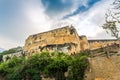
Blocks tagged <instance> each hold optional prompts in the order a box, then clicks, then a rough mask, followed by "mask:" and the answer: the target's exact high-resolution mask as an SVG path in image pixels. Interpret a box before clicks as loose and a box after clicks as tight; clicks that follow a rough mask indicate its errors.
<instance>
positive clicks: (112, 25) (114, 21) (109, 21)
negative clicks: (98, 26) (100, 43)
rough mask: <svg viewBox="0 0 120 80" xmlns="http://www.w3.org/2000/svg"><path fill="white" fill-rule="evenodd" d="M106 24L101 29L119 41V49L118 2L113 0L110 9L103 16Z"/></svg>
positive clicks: (119, 16) (119, 11)
mask: <svg viewBox="0 0 120 80" xmlns="http://www.w3.org/2000/svg"><path fill="white" fill-rule="evenodd" d="M105 20H106V22H105V23H104V24H103V26H102V27H103V29H105V30H106V32H107V33H111V35H112V36H113V37H115V38H117V40H118V41H119V47H120V38H119V32H120V30H119V29H120V28H119V26H120V0H114V2H113V4H112V7H111V8H110V9H109V10H108V11H107V13H106V16H105Z"/></svg>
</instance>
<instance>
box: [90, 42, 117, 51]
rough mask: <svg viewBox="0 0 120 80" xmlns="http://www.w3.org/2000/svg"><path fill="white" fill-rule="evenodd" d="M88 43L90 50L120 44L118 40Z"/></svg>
mask: <svg viewBox="0 0 120 80" xmlns="http://www.w3.org/2000/svg"><path fill="white" fill-rule="evenodd" d="M88 42H89V49H90V50H94V49H98V48H103V47H106V46H111V45H114V44H118V41H117V40H88Z"/></svg>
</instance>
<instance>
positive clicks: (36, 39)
mask: <svg viewBox="0 0 120 80" xmlns="http://www.w3.org/2000/svg"><path fill="white" fill-rule="evenodd" d="M81 43H82V44H81ZM86 43H87V44H88V42H87V38H86V37H85V36H83V37H80V38H79V35H78V34H77V32H76V30H75V28H74V27H69V26H67V27H63V28H58V29H55V30H51V31H48V32H43V33H39V34H35V35H30V36H29V37H28V38H27V39H26V41H25V46H24V51H25V52H26V53H27V55H28V54H30V53H36V52H42V51H50V52H52V51H57V52H65V53H67V54H74V53H77V52H79V51H80V50H81V49H87V48H88V45H86ZM82 45H84V46H85V48H84V47H82V48H81V46H82Z"/></svg>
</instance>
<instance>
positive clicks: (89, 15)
mask: <svg viewBox="0 0 120 80" xmlns="http://www.w3.org/2000/svg"><path fill="white" fill-rule="evenodd" d="M111 3H112V0H109V1H108V0H102V1H100V2H98V3H96V4H95V5H94V6H93V7H92V8H90V9H89V10H88V11H86V12H84V13H81V14H78V15H76V16H72V17H70V18H69V19H67V20H66V21H68V23H72V24H73V25H75V26H76V29H77V31H78V33H79V35H86V36H87V37H94V38H98V37H96V34H98V33H101V32H102V31H103V29H102V28H101V27H100V26H102V24H103V23H104V21H105V20H104V18H105V13H106V10H107V9H108V8H109V6H110V4H111ZM101 34H102V33H101ZM105 35H106V34H105ZM97 36H99V35H97ZM108 36H109V35H108ZM101 38H103V37H101Z"/></svg>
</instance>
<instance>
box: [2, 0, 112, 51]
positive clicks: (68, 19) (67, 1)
mask: <svg viewBox="0 0 120 80" xmlns="http://www.w3.org/2000/svg"><path fill="white" fill-rule="evenodd" d="M111 3H112V0H0V48H4V49H9V48H12V47H16V46H23V45H24V42H25V39H26V38H27V37H28V36H29V35H31V34H35V33H40V32H44V31H48V30H51V29H55V28H58V27H63V26H65V25H70V24H72V25H73V26H75V28H76V30H77V32H78V34H79V35H86V36H87V37H88V38H89V39H103V38H111V37H110V35H108V34H106V32H105V31H104V30H103V29H102V28H101V27H100V26H102V24H103V23H104V15H105V12H106V10H107V9H108V8H109V7H110V4H111Z"/></svg>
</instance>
